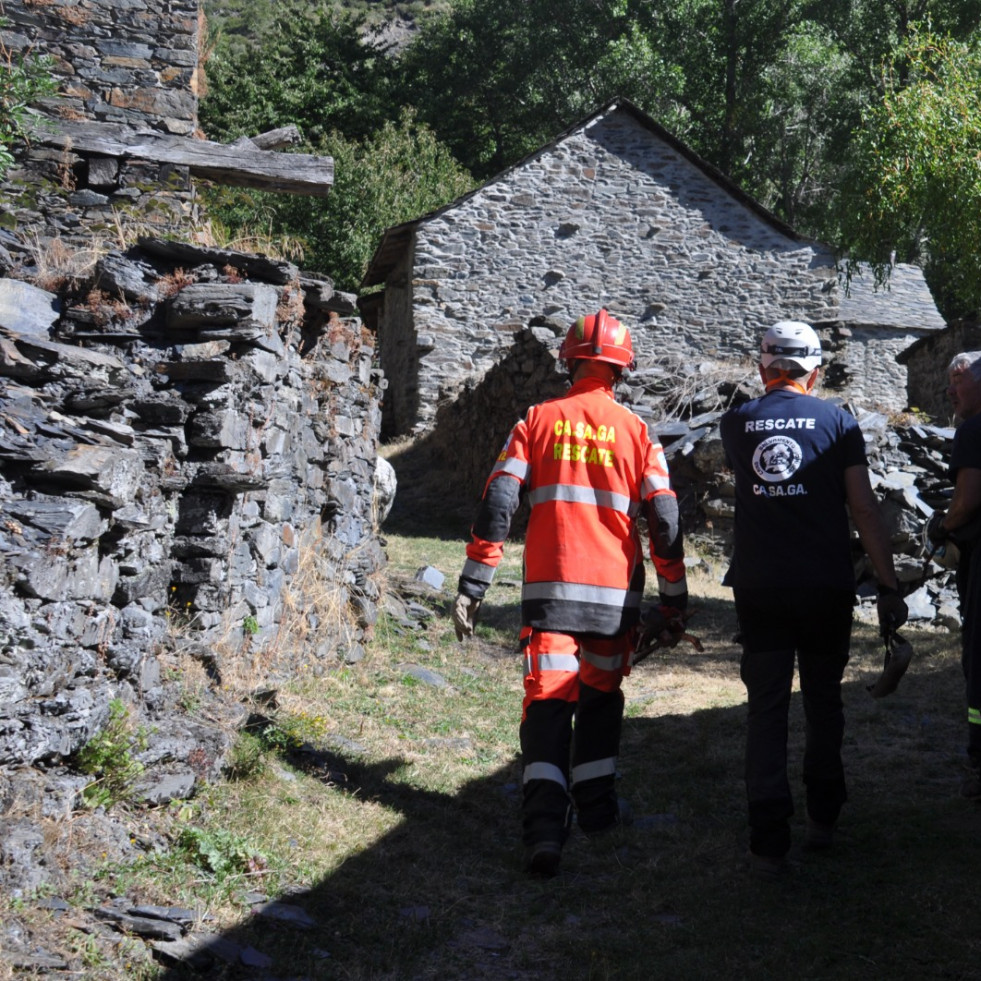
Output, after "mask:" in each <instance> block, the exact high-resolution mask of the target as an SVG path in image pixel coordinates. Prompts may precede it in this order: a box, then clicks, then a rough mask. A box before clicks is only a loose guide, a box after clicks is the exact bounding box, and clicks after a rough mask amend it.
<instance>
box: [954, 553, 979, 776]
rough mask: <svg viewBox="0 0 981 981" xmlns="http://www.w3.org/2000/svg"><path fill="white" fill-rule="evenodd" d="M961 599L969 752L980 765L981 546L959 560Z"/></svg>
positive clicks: (971, 761) (970, 756)
mask: <svg viewBox="0 0 981 981" xmlns="http://www.w3.org/2000/svg"><path fill="white" fill-rule="evenodd" d="M957 593H958V595H959V597H960V601H961V621H962V626H961V667H962V668H963V670H964V683H965V687H966V690H967V755H968V760H969V762H970V764H971V766H973V767H974V768H975V769H981V548H979V547H978V546H977V545H976V544H974V545H972V546H970V547H968V546H964V547H962V548H961V554H960V560H959V562H958V564H957Z"/></svg>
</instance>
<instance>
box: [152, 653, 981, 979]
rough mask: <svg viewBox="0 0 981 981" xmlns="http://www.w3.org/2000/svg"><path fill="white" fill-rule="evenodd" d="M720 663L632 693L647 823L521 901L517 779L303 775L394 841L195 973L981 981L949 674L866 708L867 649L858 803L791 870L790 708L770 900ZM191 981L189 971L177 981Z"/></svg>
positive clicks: (675, 666) (674, 667) (634, 678)
mask: <svg viewBox="0 0 981 981" xmlns="http://www.w3.org/2000/svg"><path fill="white" fill-rule="evenodd" d="M915 643H916V642H915V641H914V644H915ZM720 648H721V649H720V650H719V651H717V652H714V653H713V654H711V655H709V656H708V657H706V656H705V655H694V656H693V658H689V659H687V660H686V657H685V656H684V655H682V654H680V653H678V652H671V653H670V654H669V655H667V656H666V657H665V658H664V659H662V660H660V661H659V662H657V663H648V664H645V665H644V666H643V667H641V668H638V669H637V670H635V672H634V673H633V674H632V675H631V677H630V678H629V679H627V682H626V685H625V692H626V695H627V699H628V702H630V700H631V698H632V697H634V696H637V695H638V694H643V696H644V697H645V698H646V699H647V700H648V701H649V702H650V704H651V705H653V706H654V710H653V711H654V714H653V715H651V714H650V713H649V712H648V714H646V715H645V716H644V717H639V718H638V717H632V716H631V714H630V713H629V711H628V716H627V718H626V720H625V723H624V733H623V741H622V751H621V760H620V770H621V772H622V780H621V784H620V786H621V788H622V789H621V793H622V795H623V796H624V797H626V798H627V799H628V800H630V802H631V804H632V809H633V813H634V816H635V823H634V824H633V826H632V827H631V828H628V829H626V830H625V831H623V832H621V833H617V834H616V835H610V836H608V837H607V838H605V839H601V840H591V839H587V838H586V837H585V836H583V835H582V834H580V833H579V832H577V831H574V832H573V834H572V836H571V838H570V841H569V843H568V844H567V846H566V849H565V852H564V856H563V863H562V870H561V873H560V875H559V876H558V877H557V878H555V879H553V880H550V881H544V882H543V881H535V880H530V879H528V878H527V877H525V875H524V874H523V872H522V869H521V852H520V847H519V844H518V836H519V779H520V778H519V764H518V761H517V760H511V761H510V762H509V763H508V764H507V765H506V766H503V767H501V768H499V769H497V770H495V771H493V772H490V773H488V774H486V775H485V776H483V777H481V778H480V779H478V780H474V781H472V782H470V783H468V784H466V785H465V786H464V787H463V788H462V789H461V790H460V791H459V792H458V793H456V794H454V795H447V794H442V793H436V792H431V791H427V790H424V789H420V788H418V787H412V786H409V785H407V784H405V783H403V782H400V781H399V780H398V778H397V777H398V771H399V770H400V769H401V768H402V767H403V765H404V763H405V761H403V760H401V759H389V760H385V761H383V762H379V763H375V764H368V765H365V764H360V763H358V762H357V761H355V760H353V759H345V758H344V757H343V756H337V755H328V754H325V755H323V756H321V757H318V756H308V757H307V758H306V759H305V760H297V761H294V762H295V764H296V765H301V766H302V767H303V768H304V769H306V770H307V772H310V773H314V774H318V775H321V776H322V778H324V779H325V780H326V779H327V777H328V775H333V777H334V778H336V775H337V773H338V772H343V773H344V774H345V775H346V779H347V782H346V783H345V784H344V785H343V787H342V788H339V787H338V786H336V779H335V780H334V783H332V784H331V785H330V786H327V785H325V789H324V793H325V795H326V794H335V793H346V794H356V795H357V796H358V797H359V798H361V799H362V800H364V801H366V802H367V801H370V802H372V803H373V804H376V805H380V806H383V807H385V808H388V809H391V810H392V811H395V812H397V813H398V814H399V815H400V816H401V823H400V824H399V825H398V826H397V828H395V829H394V830H393V831H391V832H390V833H388V834H386V835H385V836H383V837H382V838H380V839H379V840H378V841H376V842H375V843H374V844H373V845H372V846H371V847H370V848H368V849H366V850H365V851H363V852H362V853H360V854H356V855H352V857H351V858H349V859H348V860H347V861H346V862H344V864H343V865H342V866H341V867H340V868H339V869H338V870H337V871H336V872H335V873H334V874H333V875H331V876H330V877H329V878H327V879H325V880H324V881H323V882H320V883H319V884H317V885H316V886H314V887H313V888H310V889H307V890H304V891H302V892H296V893H294V894H292V895H290V896H288V897H284V899H283V900H282V903H284V904H286V908H285V909H283V908H280V912H281V913H283V914H284V915H287V914H288V916H289V917H290V918H287V919H281V918H275V917H274V916H271V915H269V912H270V911H266V913H264V914H260V913H258V912H256V913H255V915H252V916H251V917H250V918H249V919H248V920H247V921H246V922H244V923H243V924H242V925H241V926H239V927H237V928H235V929H233V930H230V931H229V932H227V933H226V934H224V935H223V936H221V937H216V938H214V940H213V941H212V943H211V949H210V951H209V950H208V948H205V951H204V954H203V955H202V958H203V960H206V961H207V962H208V965H207V967H206V968H205V969H204V973H205V974H206V976H207V977H209V978H226V979H232V978H243V979H244V978H250V979H251V978H262V979H273V978H291V979H300V978H324V979H416V978H420V979H422V978H447V979H519V981H531V979H541V981H547V979H553V978H559V977H561V978H573V979H613V978H616V979H638V981H640V979H644V981H646V979H649V978H651V977H669V978H683V979H684V978H699V979H701V978H704V977H707V976H712V977H719V978H786V977H795V978H836V979H839V978H855V979H859V978H861V979H866V978H878V977H883V978H885V977H890V978H913V977H915V978H937V979H939V978H947V979H951V978H961V979H969V978H978V977H979V976H981V970H979V968H978V967H977V964H978V955H979V953H981V939H979V937H978V934H977V930H976V914H975V912H974V911H975V909H976V906H975V893H976V888H975V880H976V870H977V868H978V867H979V861H981V836H979V834H978V830H979V822H981V812H979V810H978V806H977V805H976V804H973V803H971V802H967V801H963V800H960V799H958V797H957V782H958V777H959V774H958V757H959V755H960V746H961V743H962V741H963V735H964V733H963V724H962V718H963V691H962V681H961V678H960V674H959V666H958V664H957V661H956V657H954V656H953V655H951V654H949V653H937V654H935V655H929V656H926V657H924V658H922V659H921V660H920V661H918V662H916V663H914V666H913V669H911V671H910V674H909V675H908V676H907V678H905V679H904V681H903V684H902V686H901V688H900V690H899V691H898V692H897V693H896V694H895V695H893V696H890V698H889V699H885V700H881V701H874V700H872V699H871V698H870V697H869V696H868V694H867V693H866V691H865V685H866V684H868V683H869V682H870V681H871V680H872V679H873V678H874V676H875V674H876V673H877V671H878V668H879V661H878V650H877V647H876V645H874V644H873V643H859V644H857V645H856V649H855V650H854V654H853V665H852V667H851V668H850V672H849V676H848V680H847V684H846V686H845V702H846V718H847V727H846V745H845V761H846V768H847V771H848V775H849V783H850V789H851V800H850V802H849V803H848V804H847V805H846V809H845V811H844V813H843V816H842V821H841V825H840V831H839V837H838V840H837V841H836V843H835V846H834V847H833V848H832V849H831V850H830V852H828V853H822V854H810V853H804V852H802V851H801V849H800V840H801V835H802V827H803V805H802V800H803V798H802V793H801V787H800V776H799V774H800V759H801V753H802V748H803V723H802V720H801V710H800V697H799V694H795V696H794V704H793V709H792V728H791V737H790V774H791V780H792V784H793V785H794V788H795V795H796V798H797V806H798V814H797V816H796V817H795V819H794V836H795V842H796V844H795V847H794V849H793V851H792V853H791V858H792V860H793V862H794V864H795V868H794V871H793V872H792V874H791V875H790V876H789V877H787V879H786V880H785V881H780V882H758V881H756V880H754V879H752V878H751V877H750V876H749V875H748V873H747V869H746V867H745V848H746V844H745V842H746V829H745V807H744V795H743V785H742V766H743V764H742V752H743V737H744V711H745V710H744V707H743V705H741V704H738V703H730V704H717V705H713V704H712V698H711V697H708V693H710V692H712V691H713V690H722V689H724V688H726V686H728V690H730V691H731V688H732V686H733V685H737V684H738V653H737V652H736V650H735V648H733V647H731V646H729V647H724V646H723V645H720ZM685 664H689V667H690V668H691V674H690V678H689V682H688V683H689V684H690V685H691V686H692V688H693V689H696V688H697V686H698V684H702V685H703V686H704V687H703V689H702V692H701V695H699V693H698V691H696V690H693V691H692V692H691V693H690V695H691V697H693V698H694V699H695V700H696V701H697V702H699V703H700V707H696V708H693V709H692V710H691V711H676V710H672V708H671V706H672V705H674V704H675V702H674V701H673V700H674V699H676V698H677V697H678V695H679V692H678V686H679V685H681V686H682V687H683V684H684V682H679V677H680V676H681V673H682V672H683V668H684V665H685ZM702 674H711V675H714V676H715V678H716V682H717V684H716V687H715V688H714V689H713V687H712V683H711V679H705V678H702V679H701V681H699V678H698V675H702ZM671 686H673V687H671ZM515 697H516V705H517V702H518V700H519V699H520V694H519V693H518V692H516V696H515ZM662 703H663V705H664V709H663V710H660V711H659V710H658V709H657V706H658V705H659V704H662ZM476 724H478V723H477V722H476V720H475V725H476ZM417 768H418V764H417ZM297 910H300V911H302V913H298V912H296V911H297ZM273 912H275V910H274V911H273ZM229 956H231V957H233V958H234V959H235V960H236V963H234V964H229V963H227V962H226V958H227V957H229ZM243 960H244V961H245V962H249V961H251V965H252V966H250V965H249V963H243ZM200 976H202V974H200V973H196V972H195V971H192V970H191V969H189V968H187V967H180V968H173V969H171V970H169V971H168V972H167V973H166V974H165V977H167V978H168V979H177V978H186V977H200Z"/></svg>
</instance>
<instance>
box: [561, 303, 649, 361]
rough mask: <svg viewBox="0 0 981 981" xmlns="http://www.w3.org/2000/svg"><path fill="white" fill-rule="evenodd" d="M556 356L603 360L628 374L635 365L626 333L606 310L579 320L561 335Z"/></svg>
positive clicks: (564, 359) (563, 358) (570, 358)
mask: <svg viewBox="0 0 981 981" xmlns="http://www.w3.org/2000/svg"><path fill="white" fill-rule="evenodd" d="M559 357H560V358H561V359H562V360H563V361H577V360H580V359H582V360H584V361H606V362H608V363H609V364H613V365H617V366H618V367H620V368H626V369H627V370H628V371H629V370H631V369H632V368H633V367H634V365H635V364H636V362H635V361H634V348H633V345H632V344H631V343H630V331H629V330H627V328H626V327H624V326H623V324H621V323H620V321H619V320H616V319H615V318H613V317H611V316H610V315H609V313H607V312H606V310H600V312H599V313H597V314H595V315H594V314H590V315H589V316H588V317H580V318H579V319H578V320H577V321H576V322H575V323H574V324H573V325H572V326H571V327H570V328H569V333H568V334H566V335H565V340H564V341H563V342H562V347H561V348H559Z"/></svg>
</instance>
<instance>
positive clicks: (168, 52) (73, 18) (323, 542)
mask: <svg viewBox="0 0 981 981" xmlns="http://www.w3.org/2000/svg"><path fill="white" fill-rule="evenodd" d="M4 13H5V15H6V16H7V18H8V19H9V23H8V25H7V26H6V27H4V29H3V32H2V33H3V42H4V44H5V45H6V46H7V48H8V50H11V51H15V52H23V51H28V50H31V51H34V52H35V53H37V54H47V55H49V56H51V57H52V58H53V67H54V71H55V72H56V74H57V75H58V76H59V78H60V80H61V84H60V91H59V94H58V96H57V97H56V98H54V99H52V100H50V101H49V102H47V103H46V104H45V105H44V106H43V107H42V108H43V110H44V112H45V115H44V117H43V118H41V119H40V120H39V122H38V124H37V127H36V133H35V135H34V137H33V138H32V139H31V140H30V142H29V144H28V145H27V146H25V147H22V148H21V149H20V151H19V153H18V159H17V165H16V166H15V167H14V168H12V169H11V171H10V173H9V174H8V178H9V179H8V181H7V183H5V184H4V185H3V186H2V187H0V214H2V216H3V217H4V219H5V221H4V224H5V226H8V227H9V226H13V229H14V230H13V231H2V232H0V579H2V583H3V588H2V589H0V597H2V598H0V822H2V823H3V825H4V827H5V829H6V833H5V835H4V836H3V840H2V841H0V889H2V890H4V891H5V892H7V893H8V894H10V895H14V894H17V891H18V890H21V891H22V890H26V889H31V888H35V887H36V886H38V885H39V884H40V883H41V882H44V881H45V880H46V879H47V878H48V876H49V874H53V873H54V871H55V870H46V869H45V834H48V835H49V836H50V835H51V834H61V833H62V831H64V833H65V834H68V833H72V834H80V833H82V827H83V825H85V824H86V822H87V821H88V822H91V821H96V822H99V821H100V820H101V821H102V823H103V824H108V821H107V819H100V818H99V817H98V816H90V817H89V818H87V819H85V820H83V821H82V822H81V823H79V822H77V821H72V822H71V825H72V829H73V830H71V831H69V828H68V826H67V823H66V822H60V821H59V819H62V818H66V817H68V816H69V815H71V814H73V813H75V812H76V809H77V807H78V794H79V791H80V790H81V789H82V788H83V787H84V786H85V785H86V784H87V783H89V782H90V780H91V778H90V777H88V776H85V775H84V774H80V773H78V772H77V770H75V769H73V767H72V762H73V759H74V755H75V754H76V753H77V751H78V750H79V749H80V748H81V747H82V746H84V745H85V744H86V743H87V742H88V741H89V740H91V739H92V738H93V737H94V736H95V735H97V734H98V733H99V732H100V731H102V730H103V729H104V727H105V726H106V725H107V723H108V722H109V721H110V719H111V718H112V712H113V711H114V706H117V705H119V704H122V705H124V706H125V707H126V711H127V713H128V714H129V719H130V724H131V725H132V726H133V727H143V728H144V729H145V731H146V732H147V734H148V737H147V746H146V748H145V750H144V751H143V752H142V753H141V755H140V763H141V764H142V765H143V766H145V767H146V770H145V773H144V775H143V777H142V779H141V781H140V784H139V786H138V787H137V788H136V790H135V793H136V795H137V796H139V797H143V798H144V799H145V800H146V801H147V802H149V803H151V804H152V803H163V802H166V801H168V800H171V799H174V798H184V797H188V796H190V795H192V794H193V793H194V792H195V789H196V787H197V786H198V785H199V783H200V782H201V781H205V780H208V779H211V778H213V777H214V776H215V775H216V774H217V773H218V772H220V770H221V768H222V766H223V762H224V756H225V753H226V751H227V748H228V745H229V742H230V739H231V735H230V734H231V733H232V732H233V730H234V726H235V725H236V724H239V723H241V722H242V721H244V717H242V716H241V712H240V711H239V710H237V709H236V708H235V705H234V703H233V702H231V701H230V700H229V699H228V697H227V695H226V694H224V688H225V687H226V685H227V684H228V683H229V682H230V680H231V679H233V678H237V677H241V676H242V675H243V673H244V674H246V675H247V674H248V671H249V670H251V671H253V672H254V678H253V684H260V685H263V686H270V687H272V688H275V686H276V685H278V684H280V683H281V682H282V681H284V680H286V679H288V678H290V677H294V676H295V675H296V674H297V673H298V672H299V671H301V670H304V671H307V672H314V673H319V672H322V671H324V670H327V669H329V668H330V667H332V666H335V665H340V664H344V663H350V662H353V661H356V660H357V659H359V658H360V657H361V655H362V653H363V644H364V643H365V641H366V640H367V638H368V637H369V636H370V634H371V631H372V627H373V624H374V622H375V619H376V617H377V615H378V605H377V602H378V600H379V586H378V574H379V572H380V570H381V569H382V567H383V566H384V562H385V556H384V553H383V551H382V548H381V545H380V541H379V539H378V536H377V530H378V520H377V517H378V515H377V504H378V502H377V497H376V494H375V473H376V467H377V457H376V450H377V439H378V433H379V428H380V422H381V408H380V406H381V394H382V390H383V388H384V381H383V379H382V376H381V374H380V372H379V371H378V369H377V368H376V367H375V358H374V338H373V335H371V334H370V333H368V332H367V331H365V330H363V328H362V325H361V322H360V321H359V320H358V319H357V317H355V316H354V313H355V308H354V298H353V297H351V296H347V295H343V294H337V293H335V291H334V289H333V286H332V284H331V283H330V282H329V280H327V279H326V278H324V277H322V276H317V275H313V274H309V273H305V272H303V271H301V270H299V269H298V268H296V267H295V266H294V265H292V264H291V263H289V262H282V261H276V260H272V259H269V258H267V257H265V256H256V255H250V254H244V253H238V252H231V251H227V250H221V249H215V248H208V247H205V246H202V245H198V244H191V243H190V242H189V238H190V236H191V230H192V228H193V227H194V217H195V215H194V209H195V196H194V184H193V179H194V178H195V177H196V176H204V177H207V178H209V179H213V180H225V181H227V182H230V183H238V184H247V185H251V186H261V187H265V188H267V189H278V190H289V191H294V192H297V193H304V194H323V193H325V192H326V191H327V190H328V189H329V187H330V183H331V180H332V170H331V161H330V160H329V159H324V158H311V157H306V158H304V157H302V156H299V155H295V154H290V155H288V156H287V155H284V154H277V153H274V152H270V151H268V150H264V149H262V148H261V147H260V144H262V145H263V146H269V145H273V142H271V141H270V140H269V139H260V140H258V142H252V141H245V142H244V143H239V144H236V145H235V146H234V147H222V146H218V145H216V144H212V143H207V142H205V141H202V140H200V139H197V138H196V137H195V130H196V127H197V96H196V89H195V73H196V70H197V65H198V44H199V31H200V27H199V20H198V3H197V0H141V2H138V3H119V2H117V0H86V2H85V3H83V4H79V3H75V2H66V0H50V2H48V0H46V2H44V3H30V2H18V3H7V4H5V5H4ZM267 136H268V134H267ZM151 206H152V207H151ZM154 216H156V219H155V218H154ZM11 219H13V220H12V221H11ZM136 228H139V229H141V230H142V235H141V236H140V237H139V242H138V244H128V243H133V242H134V241H135V239H136V237H137V236H136V234H135V229H136ZM148 228H152V229H153V230H154V232H155V233H156V234H148ZM164 232H167V233H168V237H166V238H165V237H164V236H163V233H164ZM124 240H125V243H126V244H124ZM110 243H112V244H110ZM83 253H84V254H85V255H86V256H88V257H89V259H90V261H88V262H85V263H78V262H74V261H73V260H75V259H77V258H78V257H79V256H80V255H82V254H83ZM95 260H97V261H95ZM250 666H251V667H250ZM195 677H197V678H198V681H197V682H194V681H192V680H191V679H193V678H195ZM247 687H248V686H247ZM191 690H193V696H192V698H191V700H192V701H193V702H195V703H196V704H200V710H199V711H194V710H189V709H188V695H189V692H190V691H191ZM45 822H48V824H47V828H48V830H47V831H44V830H42V825H44V824H45ZM52 827H53V828H54V831H52V830H51V828H52ZM103 834H106V835H108V836H110V837H112V836H117V837H119V836H122V837H125V834H124V832H121V831H120V832H119V833H118V835H117V833H116V832H115V831H113V830H112V829H111V828H110V829H109V830H106V829H105V828H103Z"/></svg>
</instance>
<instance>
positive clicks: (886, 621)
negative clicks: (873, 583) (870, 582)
mask: <svg viewBox="0 0 981 981" xmlns="http://www.w3.org/2000/svg"><path fill="white" fill-rule="evenodd" d="M875 608H876V613H878V615H879V633H881V634H882V636H883V637H887V636H888V635H889V634H891V633H894V632H895V631H896V630H898V629H899V628H900V627H901V626H902V625H903V624H904V623H905V622H906V618H907V617H908V616H909V610H908V609H907V606H906V602H905V601H904V600H903V598H902V596H900V595H899V591H898V590H896V589H890V588H889V587H887V586H880V587H879V598H878V600H877V601H876V604H875Z"/></svg>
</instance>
